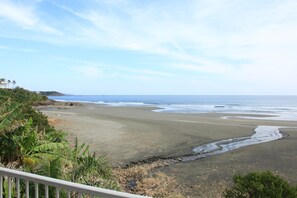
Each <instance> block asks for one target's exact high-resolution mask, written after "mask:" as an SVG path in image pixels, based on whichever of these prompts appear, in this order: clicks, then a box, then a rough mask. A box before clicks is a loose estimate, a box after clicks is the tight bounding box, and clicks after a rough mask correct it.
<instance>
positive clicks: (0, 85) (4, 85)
mask: <svg viewBox="0 0 297 198" xmlns="http://www.w3.org/2000/svg"><path fill="white" fill-rule="evenodd" d="M0 88H1V89H3V88H8V83H7V82H0Z"/></svg>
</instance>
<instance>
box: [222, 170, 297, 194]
mask: <svg viewBox="0 0 297 198" xmlns="http://www.w3.org/2000/svg"><path fill="white" fill-rule="evenodd" d="M233 181H234V185H233V187H231V188H229V189H226V190H225V192H224V197H225V198H241V197H243V198H262V197H267V198H268V197H275V198H293V197H297V187H296V186H293V185H290V184H289V183H288V182H287V181H286V180H284V179H283V178H281V177H280V176H278V175H275V174H274V173H272V172H270V171H265V172H252V173H249V174H247V175H244V176H243V175H239V174H236V175H234V177H233Z"/></svg>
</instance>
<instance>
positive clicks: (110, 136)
mask: <svg viewBox="0 0 297 198" xmlns="http://www.w3.org/2000/svg"><path fill="white" fill-rule="evenodd" d="M151 110H152V108H149V107H110V106H104V105H95V104H84V105H83V106H77V107H74V108H69V109H46V110H45V109H43V110H42V112H43V113H45V114H46V115H48V117H49V119H50V120H51V122H52V123H53V124H54V126H55V127H56V128H57V129H61V130H65V131H68V132H69V136H68V138H69V140H70V141H73V140H74V138H75V137H76V136H77V137H78V138H79V140H80V141H81V142H86V143H88V144H90V146H91V149H92V150H93V151H95V152H96V153H97V154H99V155H102V154H104V155H106V156H107V158H109V159H110V160H111V162H112V164H113V166H120V165H121V166H123V165H125V164H127V163H129V162H131V161H138V160H143V159H147V158H150V157H153V156H178V155H181V154H187V153H191V150H192V148H193V147H195V146H198V145H201V144H204V143H208V142H212V141H215V140H221V139H227V138H232V137H242V136H249V135H251V134H253V132H254V129H255V128H256V127H257V126H258V125H273V126H292V127H297V122H295V121H269V120H250V119H236V118H231V119H222V118H221V117H222V116H225V115H223V114H173V113H172V114H170V113H157V112H153V111H151ZM281 131H282V132H285V134H286V135H287V136H286V137H285V138H283V139H281V140H277V141H274V142H269V143H264V144H259V145H253V146H248V147H244V148H241V149H238V150H234V151H231V152H228V153H224V154H220V155H216V156H211V157H208V158H205V159H200V160H196V161H192V162H187V163H179V164H176V165H173V166H169V167H163V168H161V169H160V170H161V171H162V172H165V173H166V174H168V175H170V176H174V177H176V179H177V180H178V181H179V182H180V183H181V184H183V185H185V188H187V189H189V193H190V195H191V196H198V197H215V196H218V197H219V196H220V194H221V192H222V190H223V189H224V188H225V187H226V185H229V184H230V183H231V181H232V176H233V175H234V173H235V172H240V173H246V172H249V171H255V170H272V171H278V172H279V174H280V175H282V176H284V177H286V178H287V179H289V181H291V182H295V183H297V174H296V173H297V166H296V164H297V144H296V140H297V129H296V128H295V129H294V128H292V129H284V130H281Z"/></svg>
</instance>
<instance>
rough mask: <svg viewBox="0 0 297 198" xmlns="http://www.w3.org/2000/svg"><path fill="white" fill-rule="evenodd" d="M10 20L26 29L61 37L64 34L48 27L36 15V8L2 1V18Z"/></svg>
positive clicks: (0, 8)
mask: <svg viewBox="0 0 297 198" xmlns="http://www.w3.org/2000/svg"><path fill="white" fill-rule="evenodd" d="M1 17H2V18H5V19H8V20H9V21H11V22H14V23H16V24H17V25H19V26H21V27H22V28H25V29H33V30H38V31H41V32H45V33H50V34H56V35H61V34H62V33H61V32H60V31H58V30H56V29H55V28H53V27H50V26H48V25H46V24H45V23H44V22H42V21H41V20H40V19H39V17H38V16H36V14H35V10H34V7H32V6H30V5H27V4H23V3H12V2H11V1H7V0H1V1H0V18H1Z"/></svg>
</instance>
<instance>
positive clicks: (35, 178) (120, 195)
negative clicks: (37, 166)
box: [0, 167, 144, 198]
mask: <svg viewBox="0 0 297 198" xmlns="http://www.w3.org/2000/svg"><path fill="white" fill-rule="evenodd" d="M4 180H6V181H7V191H6V192H7V194H6V197H7V198H11V197H12V196H13V193H14V194H15V195H14V197H17V198H20V197H24V195H21V188H20V182H21V181H24V182H25V192H24V194H25V197H26V198H29V197H35V198H38V196H39V193H40V192H39V186H40V185H44V189H45V190H44V196H42V197H45V198H49V187H54V188H55V191H56V192H55V197H56V198H59V196H60V191H61V190H64V191H66V192H67V197H68V198H70V197H73V194H74V195H75V196H76V197H79V198H81V197H83V196H87V197H106V198H124V197H125V198H144V196H141V195H133V194H129V193H124V192H118V191H114V190H108V189H103V188H97V187H92V186H87V185H82V184H78V183H73V182H68V181H64V180H59V179H54V178H50V177H45V176H41V175H35V174H31V173H26V172H22V171H17V170H12V169H8V168H3V167H0V198H3V197H4V196H3V195H4ZM30 182H31V183H34V189H35V190H34V195H30V194H29V185H30ZM13 185H14V186H15V187H14V188H15V192H13V187H12V186H13Z"/></svg>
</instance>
